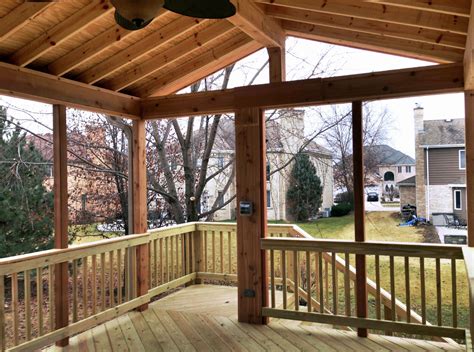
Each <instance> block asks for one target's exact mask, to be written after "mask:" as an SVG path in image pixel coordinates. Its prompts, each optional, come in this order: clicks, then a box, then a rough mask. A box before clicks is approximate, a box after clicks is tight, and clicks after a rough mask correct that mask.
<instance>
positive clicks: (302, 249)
mask: <svg viewBox="0 0 474 352" xmlns="http://www.w3.org/2000/svg"><path fill="white" fill-rule="evenodd" d="M233 3H235V4H236V5H237V14H236V15H235V16H233V17H232V18H230V19H229V20H228V21H222V22H218V21H216V22H211V21H204V22H201V20H196V19H190V18H187V17H178V16H177V15H174V14H172V15H170V13H168V12H166V11H165V10H163V11H162V12H160V14H159V17H158V18H157V20H155V21H154V22H152V26H155V27H152V28H153V29H150V31H149V32H148V30H147V31H145V32H141V34H139V35H136V37H135V38H134V39H133V40H132V39H131V38H133V34H131V33H130V32H129V31H124V30H123V29H121V28H120V27H117V25H116V24H112V25H111V21H112V20H113V18H112V17H113V7H112V6H111V4H109V2H108V1H104V0H101V1H99V0H97V1H96V0H93V1H86V0H84V1H80V2H79V4H75V5H72V4H71V3H69V2H45V3H43V2H41V3H40V2H24V3H21V4H18V2H16V1H8V2H7V5H5V6H4V7H2V8H0V10H1V11H2V15H3V17H1V18H0V49H2V50H3V52H4V55H3V57H5V58H6V59H5V60H4V61H3V62H0V93H1V94H5V95H10V96H15V97H21V98H27V99H32V100H36V101H41V102H46V103H51V104H54V108H53V119H54V147H55V148H54V191H55V194H54V197H55V202H54V205H55V249H52V250H49V251H43V252H37V253H32V254H26V255H22V256H17V257H11V258H4V259H0V350H7V349H8V350H11V351H29V350H36V349H43V348H49V349H55V348H56V347H48V346H51V345H52V344H56V345H57V347H58V348H61V347H64V348H70V349H72V350H74V349H79V350H84V349H86V348H87V349H89V350H104V349H110V348H112V349H113V350H115V349H122V348H123V349H125V350H127V349H130V350H134V349H138V350H150V348H152V349H153V350H155V349H157V348H158V347H157V346H159V347H160V348H162V349H163V350H168V349H179V350H187V349H189V350H194V349H196V350H207V349H214V350H224V349H228V348H229V349H235V350H259V349H265V350H275V349H276V350H278V349H282V350H287V349H290V346H292V347H294V348H293V349H295V350H313V349H314V350H326V349H328V350H332V349H334V350H341V349H342V348H344V349H349V350H350V349H353V350H374V351H378V350H403V349H405V350H436V349H442V350H461V349H470V348H471V347H472V344H471V341H470V331H472V330H473V329H474V322H473V321H474V320H473V319H474V311H473V310H472V307H471V309H467V308H466V307H467V304H466V305H461V303H465V302H459V300H458V296H459V292H460V290H461V289H462V290H465V291H467V290H468V289H471V288H472V287H473V281H474V250H473V249H472V248H473V247H474V228H473V227H472V226H471V227H470V228H469V241H468V242H469V246H467V247H462V246H446V245H421V244H419V245H414V244H404V243H389V242H384V243H379V242H368V241H366V240H365V223H364V214H365V209H364V177H363V157H364V152H363V150H364V148H363V109H362V104H363V102H364V101H372V100H379V99H392V98H401V97H409V96H422V95H430V94H443V93H452V92H464V94H465V102H466V174H467V201H468V209H469V210H468V221H469V223H471V224H472V223H474V211H473V210H472V209H474V188H472V187H471V185H472V183H473V182H474V142H473V140H474V138H473V137H474V93H473V91H472V89H474V69H473V67H474V66H473V65H474V61H473V60H474V59H473V57H472V44H473V41H474V27H473V25H472V23H470V18H471V17H472V16H471V2H470V1H462V2H459V3H456V4H454V5H453V4H452V2H451V1H448V0H445V1H438V2H436V3H432V2H429V4H428V3H426V2H423V1H420V2H414V3H413V4H408V3H407V2H404V1H364V2H362V4H360V2H357V1H348V0H347V1H346V0H337V1H331V2H328V3H330V5H329V6H326V2H314V3H310V2H307V1H250V0H245V1H240V0H239V1H233ZM318 3H320V4H319V5H318ZM82 5H83V6H82ZM81 6H82V7H81ZM332 16H334V17H332ZM352 17H355V18H356V20H355V21H352V20H350V21H349V22H347V21H348V19H350V18H352ZM112 23H114V22H112ZM418 28H422V29H423V30H418ZM20 29H22V30H23V31H20ZM98 29H100V30H99V32H100V33H99V32H95V31H96V30H98ZM91 31H92V34H91ZM96 33H99V34H98V35H97V36H94V35H93V34H96ZM128 35H130V36H132V37H130V38H128V39H127V40H124V41H121V40H122V37H124V36H128ZM287 35H293V36H298V37H302V38H307V39H314V40H321V41H325V42H330V43H335V44H343V45H348V46H352V47H357V48H362V49H369V50H375V51H380V52H383V53H390V54H398V55H403V56H408V57H412V58H418V59H424V60H429V61H432V62H434V63H437V65H431V66H425V67H417V68H409V69H402V70H392V71H385V72H376V73H366V74H360V75H350V76H341V77H328V78H315V79H308V80H300V81H290V82H285V78H286V77H285V70H286V66H285V38H286V36H287ZM119 41H120V43H119V44H118V45H114V44H115V42H119ZM262 47H266V48H267V49H268V57H269V83H267V84H262V85H256V86H248V87H237V88H233V89H227V90H221V91H208V92H201V93H188V94H179V95H174V94H172V93H175V92H177V91H179V90H180V89H182V88H184V87H186V86H188V85H190V84H192V83H193V82H195V81H196V80H199V79H202V78H204V77H206V75H208V74H210V73H212V72H215V71H216V70H219V69H221V68H224V67H225V66H227V65H229V64H230V63H232V62H235V61H237V60H238V59H240V58H243V57H245V56H247V55H249V54H250V53H252V52H254V51H256V50H258V49H260V48H262ZM157 48H158V49H160V50H163V52H164V54H162V52H160V53H157V52H156V50H157ZM154 50H155V51H154ZM135 65H136V66H135ZM335 103H350V104H352V140H353V158H354V159H353V164H354V167H353V174H354V205H355V215H354V216H355V234H354V235H355V236H354V241H336V240H334V241H330V240H316V239H314V238H313V237H312V236H310V235H308V234H307V233H305V232H304V231H302V230H301V229H300V228H298V227H297V226H292V225H281V226H280V225H275V226H274V225H271V226H270V225H269V224H268V223H267V219H266V155H265V152H266V132H265V118H264V114H265V110H266V109H277V108H284V107H301V106H312V105H324V104H335ZM67 107H77V108H80V109H84V110H87V111H93V112H98V113H106V114H109V115H112V116H116V117H118V118H123V119H129V120H130V121H131V122H130V125H131V127H132V135H133V136H132V137H133V138H132V144H133V148H132V153H131V155H130V157H131V159H132V165H133V167H132V170H130V185H131V187H130V194H131V202H132V203H131V204H133V207H132V209H131V214H130V220H131V221H130V224H132V226H131V227H132V232H133V233H134V234H133V235H130V236H125V237H119V238H115V239H110V240H104V241H98V242H94V243H90V244H83V245H78V246H69V245H68V209H67V198H68V192H67V181H68V180H67V134H66V124H67V119H66V108H67ZM216 113H234V114H235V136H236V150H235V155H236V161H235V163H236V170H237V175H236V182H237V194H236V198H237V204H238V209H237V223H236V224H230V223H204V222H191V223H186V224H182V225H176V226H171V227H167V228H162V229H159V230H154V231H148V229H147V170H146V144H145V140H146V131H145V124H146V122H147V120H151V119H168V118H178V117H183V116H184V117H189V116H196V115H204V114H216ZM368 262H370V263H371V264H373V265H371V266H370V268H373V270H372V269H370V270H369V269H368V265H367V263H368ZM428 267H430V268H432V269H433V270H432V271H428V270H427V268H428ZM464 268H465V269H464ZM460 271H462V273H460ZM427 273H430V275H428V274H427ZM428 280H434V282H435V285H434V287H436V289H435V290H433V291H429V292H428V291H427V289H426V287H427V285H426V282H427V281H428ZM203 282H204V283H214V284H218V285H217V286H202V283H203ZM231 283H233V284H236V285H237V288H229V287H221V286H219V285H223V284H231ZM400 283H403V285H402V286H400ZM183 287H184V288H183ZM443 288H444V289H443ZM178 289H181V290H180V291H178V292H175V290H178ZM413 290H417V291H419V292H420V297H421V298H420V302H413V301H412V298H411V297H412V296H411V292H412V291H413ZM465 291H464V292H465ZM442 292H449V294H448V295H443V294H442ZM400 297H403V298H400ZM470 300H471V302H474V291H473V294H472V295H471V296H470ZM223 302H224V303H223ZM227 302H228V303H227ZM177 306H179V307H178V308H179V309H177ZM446 307H447V308H446ZM459 307H462V309H460V308H459ZM203 310H205V311H203ZM469 318H470V321H471V323H470V326H467V324H465V323H462V324H460V322H461V321H462V322H466V321H468V320H469ZM321 324H325V326H321ZM330 326H335V327H338V329H332V328H331V327H330ZM369 332H370V333H369ZM393 334H398V336H397V337H393V336H390V335H393ZM382 335H388V336H389V337H387V336H382ZM406 335H410V336H411V337H412V339H408V338H406V337H405V336H406ZM422 337H426V338H428V340H426V341H425V340H422V339H421V338H422ZM68 346H69V347H68Z"/></svg>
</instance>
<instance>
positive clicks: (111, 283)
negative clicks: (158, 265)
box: [109, 246, 150, 307]
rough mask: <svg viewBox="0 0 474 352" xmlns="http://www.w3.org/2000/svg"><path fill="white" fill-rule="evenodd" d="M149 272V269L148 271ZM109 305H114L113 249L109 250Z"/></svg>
mask: <svg viewBox="0 0 474 352" xmlns="http://www.w3.org/2000/svg"><path fill="white" fill-rule="evenodd" d="M148 249H150V246H148ZM148 272H150V271H148ZM109 305H110V307H114V306H115V294H114V251H110V252H109Z"/></svg>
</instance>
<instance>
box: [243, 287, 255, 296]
mask: <svg viewBox="0 0 474 352" xmlns="http://www.w3.org/2000/svg"><path fill="white" fill-rule="evenodd" d="M244 297H255V290H252V289H250V288H246V289H245V290H244Z"/></svg>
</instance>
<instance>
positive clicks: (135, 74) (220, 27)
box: [102, 21, 234, 91]
mask: <svg viewBox="0 0 474 352" xmlns="http://www.w3.org/2000/svg"><path fill="white" fill-rule="evenodd" d="M233 29H234V27H233V26H232V25H231V24H230V23H228V22H226V21H219V22H216V23H213V24H212V25H210V26H209V27H208V28H206V29H204V30H202V31H199V32H194V33H193V34H192V35H191V36H190V37H188V38H186V39H185V40H183V41H182V42H180V43H179V44H177V45H175V46H173V47H172V48H170V49H168V50H166V51H164V52H162V53H159V54H158V55H156V56H153V57H152V58H150V59H148V60H147V61H145V62H143V63H141V64H140V65H138V66H136V67H133V68H131V69H130V70H128V71H126V72H124V73H123V74H121V75H118V76H117V77H114V78H113V79H111V80H108V81H105V82H104V84H102V86H103V87H105V88H107V89H110V90H115V91H119V90H122V89H124V88H126V87H128V86H130V85H132V84H134V83H135V82H138V81H139V80H141V79H143V78H145V77H147V76H149V75H151V74H153V73H155V72H157V71H159V70H160V69H162V68H164V67H166V66H167V65H170V64H172V63H173V62H175V61H176V60H178V59H179V58H181V57H183V56H184V55H188V54H191V53H193V52H194V51H195V50H197V49H199V48H201V47H202V46H204V45H207V44H209V43H211V42H212V41H214V40H218V39H219V38H221V36H222V35H224V34H226V33H228V32H229V31H231V30H233Z"/></svg>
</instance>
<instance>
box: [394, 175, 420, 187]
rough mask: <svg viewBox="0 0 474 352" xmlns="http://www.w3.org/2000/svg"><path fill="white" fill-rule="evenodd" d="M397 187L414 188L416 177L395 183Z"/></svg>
mask: <svg viewBox="0 0 474 352" xmlns="http://www.w3.org/2000/svg"><path fill="white" fill-rule="evenodd" d="M397 186H416V176H412V177H408V178H406V179H404V180H402V181H400V182H397Z"/></svg>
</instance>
